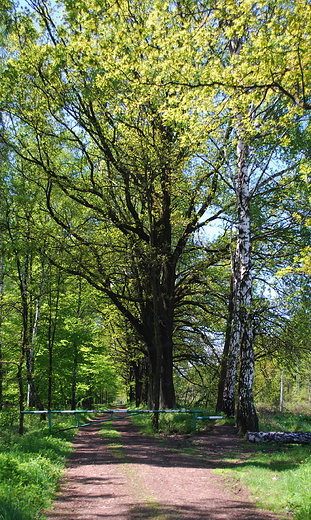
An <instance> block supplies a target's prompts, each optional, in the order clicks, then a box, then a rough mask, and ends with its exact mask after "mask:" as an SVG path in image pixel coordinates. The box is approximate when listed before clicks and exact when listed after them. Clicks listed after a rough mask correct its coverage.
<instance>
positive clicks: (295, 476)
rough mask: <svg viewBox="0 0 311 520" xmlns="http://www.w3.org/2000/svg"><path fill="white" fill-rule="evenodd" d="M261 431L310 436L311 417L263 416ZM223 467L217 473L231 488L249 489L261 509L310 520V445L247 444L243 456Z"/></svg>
mask: <svg viewBox="0 0 311 520" xmlns="http://www.w3.org/2000/svg"><path fill="white" fill-rule="evenodd" d="M260 430H262V431H306V432H310V431H311V417H310V416H308V415H301V414H294V413H288V414H275V413H265V412H261V414H260ZM247 446H249V448H250V450H249V452H248V453H247V451H245V448H247ZM222 466H224V467H223V468H221V469H218V470H215V471H216V472H217V473H218V474H221V475H222V476H224V477H225V478H227V479H228V482H229V483H230V484H231V485H233V486H234V485H235V484H237V483H239V484H241V485H242V486H244V487H247V488H248V490H249V492H250V494H251V495H252V496H253V497H254V499H255V501H256V504H257V505H258V506H259V507H262V508H264V509H270V510H272V511H274V512H275V513H277V514H280V515H287V514H288V513H289V512H291V513H292V515H293V518H295V519H296V520H311V496H310V487H311V446H310V445H308V446H299V445H284V446H283V445H276V444H265V443H258V444H254V445H248V444H247V445H246V446H244V450H243V453H239V452H236V453H232V454H231V455H230V456H225V457H223V458H222Z"/></svg>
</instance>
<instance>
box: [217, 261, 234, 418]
mask: <svg viewBox="0 0 311 520" xmlns="http://www.w3.org/2000/svg"><path fill="white" fill-rule="evenodd" d="M232 273H233V274H232V279H231V294H230V302H229V316H228V322H227V330H226V344H227V345H228V347H227V349H228V354H227V360H226V361H227V363H226V365H227V366H226V376H225V381H224V384H223V394H222V397H221V399H222V408H221V409H220V408H217V409H218V410H219V411H222V412H224V413H225V414H226V415H227V416H228V417H231V416H234V413H235V385H236V379H237V364H238V352H239V346H240V317H239V288H240V287H239V273H238V272H237V269H236V263H235V265H232ZM222 369H223V371H224V367H222Z"/></svg>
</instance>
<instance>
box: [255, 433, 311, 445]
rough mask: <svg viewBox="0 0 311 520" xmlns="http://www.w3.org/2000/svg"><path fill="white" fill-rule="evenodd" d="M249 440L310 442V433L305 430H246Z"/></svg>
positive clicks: (281, 442) (285, 442) (289, 442)
mask: <svg viewBox="0 0 311 520" xmlns="http://www.w3.org/2000/svg"><path fill="white" fill-rule="evenodd" d="M246 439H247V440H249V441H250V442H277V443H278V444H311V433H306V432H247V433H246Z"/></svg>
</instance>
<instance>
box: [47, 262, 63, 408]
mask: <svg viewBox="0 0 311 520" xmlns="http://www.w3.org/2000/svg"><path fill="white" fill-rule="evenodd" d="M60 279H61V276H60V271H58V278H57V288H56V290H57V293H56V303H55V316H54V321H53V318H52V287H51V284H50V301H49V307H50V315H49V376H48V410H51V408H52V378H53V347H54V340H55V332H56V325H57V319H58V305H59V296H60Z"/></svg>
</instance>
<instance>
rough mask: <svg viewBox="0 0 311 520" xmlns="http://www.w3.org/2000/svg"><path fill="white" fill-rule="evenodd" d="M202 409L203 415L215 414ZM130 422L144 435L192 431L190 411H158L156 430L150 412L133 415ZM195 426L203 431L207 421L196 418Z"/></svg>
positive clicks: (181, 433)
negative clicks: (157, 427) (157, 428)
mask: <svg viewBox="0 0 311 520" xmlns="http://www.w3.org/2000/svg"><path fill="white" fill-rule="evenodd" d="M202 411H203V415H215V412H213V411H211V410H202ZM132 422H133V424H135V425H136V426H139V428H140V431H141V432H142V433H143V434H145V435H152V436H157V435H161V434H162V435H163V434H164V435H174V434H177V435H190V434H192V433H193V414H192V413H160V414H159V430H158V431H156V430H155V429H154V427H153V425H152V414H147V413H144V414H138V415H133V416H132ZM222 422H224V421H222ZM196 426H197V431H198V432H199V431H204V430H206V429H207V428H208V422H207V421H205V420H198V421H197V423H196Z"/></svg>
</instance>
